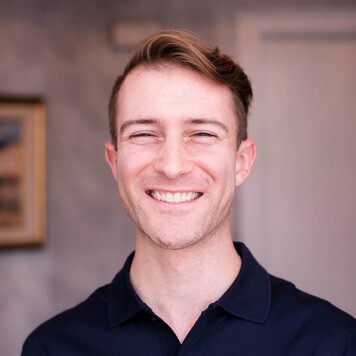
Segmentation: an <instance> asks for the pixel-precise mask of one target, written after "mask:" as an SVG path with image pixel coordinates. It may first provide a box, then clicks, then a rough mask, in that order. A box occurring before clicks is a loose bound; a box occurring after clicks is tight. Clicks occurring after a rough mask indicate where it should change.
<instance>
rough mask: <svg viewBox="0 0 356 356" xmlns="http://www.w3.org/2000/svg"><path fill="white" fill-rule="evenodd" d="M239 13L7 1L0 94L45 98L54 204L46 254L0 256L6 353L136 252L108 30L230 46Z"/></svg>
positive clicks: (217, 6) (159, 2) (219, 4)
mask: <svg viewBox="0 0 356 356" xmlns="http://www.w3.org/2000/svg"><path fill="white" fill-rule="evenodd" d="M261 2H262V0H261V1H241V2H240V3H239V4H240V5H244V6H256V5H258V4H259V3H261ZM348 2H349V1H345V2H344V3H348ZM269 3H271V2H269ZM277 3H278V2H277ZM290 3H295V4H298V3H306V1H290ZM318 3H329V4H330V3H335V4H337V3H340V1H318ZM236 6H238V4H237V2H236V1H227V0H226V1H217V0H216V1H213V0H210V1H195V2H189V1H163V0H154V1H153V0H151V1H137V0H136V1H114V0H112V1H110V0H104V1H99V0H96V1H95V0H87V1H85V2H79V1H78V2H77V1H70V0H62V1H58V2H55V1H45V0H42V1H27V0H12V1H0V53H1V56H0V93H1V94H14V95H21V96H24V95H30V96H34V95H38V96H41V97H42V98H43V99H44V100H45V101H46V105H47V204H48V211H47V216H48V226H47V244H46V246H45V247H44V248H43V249H40V250H33V249H31V250H26V249H21V250H15V251H10V250H6V251H0V286H1V287H0V288H1V289H0V320H1V322H0V354H1V355H17V354H19V352H20V347H21V344H22V342H23V340H24V338H25V337H26V335H27V334H28V333H29V332H30V331H31V330H32V329H33V328H34V327H35V326H37V325H38V324H39V323H40V322H41V321H43V320H45V319H47V318H49V317H50V316H52V315H54V314H56V313H57V312H59V311H61V310H63V309H64V308H68V307H70V306H72V305H74V304H76V303H78V302H79V301H81V300H82V299H83V298H85V297H86V296H87V295H89V293H91V292H92V291H93V290H94V289H95V288H96V287H98V286H100V285H102V284H105V283H107V282H108V281H110V280H111V279H112V278H113V276H114V274H115V273H116V272H117V270H118V269H119V267H120V266H121V265H122V263H123V260H124V258H125V257H126V256H127V254H128V253H129V251H130V250H131V249H132V248H133V238H132V237H133V227H132V225H131V223H130V221H129V220H128V218H127V217H126V215H125V214H124V213H123V211H122V209H121V207H120V204H119V202H118V199H117V197H116V194H114V192H115V184H114V181H113V179H112V177H111V173H110V172H109V169H108V167H107V166H106V163H105V159H104V142H105V141H106V140H107V139H108V129H107V122H106V121H107V115H106V112H107V110H106V107H107V100H108V97H109V94H110V90H111V86H112V84H113V80H114V77H115V75H116V74H118V73H119V72H120V71H121V70H122V68H123V63H124V62H125V60H126V58H127V53H124V52H123V53H122V52H118V51H115V50H113V49H112V48H111V47H110V44H109V42H108V36H107V33H108V27H109V25H110V23H112V21H120V20H125V21H130V20H135V21H137V20H146V19H148V20H154V21H157V22H159V23H160V24H161V25H162V27H163V28H168V27H179V28H188V29H191V30H193V31H195V32H198V33H199V34H200V35H202V36H203V37H204V38H206V39H209V40H211V41H212V42H214V40H215V37H214V36H217V37H218V38H219V39H221V41H223V43H221V44H222V47H223V48H226V49H229V46H230V45H231V42H230V38H231V33H232V31H229V29H230V30H231V28H230V25H231V21H232V17H231V16H232V13H233V11H231V10H234V9H235V7H236ZM230 15H231V16H230ZM216 31H220V33H218V34H217V33H216ZM221 31H223V35H222V34H221Z"/></svg>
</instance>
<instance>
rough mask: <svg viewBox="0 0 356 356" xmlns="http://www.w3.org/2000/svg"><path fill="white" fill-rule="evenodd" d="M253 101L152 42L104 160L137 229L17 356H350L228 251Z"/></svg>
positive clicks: (308, 304) (130, 71)
mask: <svg viewBox="0 0 356 356" xmlns="http://www.w3.org/2000/svg"><path fill="white" fill-rule="evenodd" d="M251 98H252V90H251V86H250V82H249V80H248V78H247V76H246V75H245V73H244V72H243V70H242V69H241V68H240V67H239V66H238V65H237V64H236V63H234V62H233V61H232V60H231V59H230V58H229V57H227V56H224V55H222V54H221V53H220V52H219V50H218V49H211V48H209V47H207V46H205V45H204V44H202V43H201V42H200V41H199V40H198V39H196V38H195V37H193V36H192V35H190V34H188V33H186V32H181V31H166V32H161V33H159V34H156V35H154V36H152V37H150V38H149V39H148V40H147V41H146V42H145V43H144V44H143V45H142V46H141V47H140V48H139V49H138V50H137V52H136V53H135V54H134V55H133V56H132V58H131V60H130V62H129V63H128V65H127V67H126V69H125V71H124V73H123V75H121V76H119V78H118V79H117V81H116V83H115V86H114V89H113V92H112V97H111V100H110V129H111V135H112V142H110V143H107V144H106V146H105V151H106V158H107V161H108V163H109V165H110V167H111V170H112V173H113V176H114V178H115V180H116V181H117V185H118V191H119V196H120V199H121V202H122V204H123V206H124V208H125V211H126V212H127V214H128V215H129V217H130V218H131V219H132V220H133V222H134V224H135V238H136V240H135V241H136V246H135V253H134V254H132V255H131V256H130V257H129V258H128V260H127V261H126V263H125V265H124V267H123V269H122V271H120V272H119V273H118V275H117V276H116V277H115V279H114V281H113V282H112V283H111V284H109V285H107V286H104V287H102V288H99V289H98V290H97V291H96V292H95V293H94V294H92V295H91V296H90V297H89V298H88V299H87V300H86V301H84V302H83V303H81V304H79V305H78V306H76V307H75V308H73V309H71V310H68V311H66V312H64V313H62V314H60V315H58V316H56V317H55V318H53V319H51V320H49V321H47V322H46V323H44V324H43V325H41V326H40V327H39V328H38V329H36V330H35V331H34V332H33V333H32V334H31V335H30V337H29V338H28V339H27V341H26V342H25V345H24V348H23V355H40V354H43V355H135V356H136V355H355V354H356V340H355V339H356V338H355V336H356V331H355V328H356V322H355V320H354V319H353V318H352V317H351V316H349V315H347V314H345V313H344V312H342V311H340V310H338V309H337V308H335V307H333V306H332V305H330V304H329V303H328V302H326V301H323V300H321V299H318V298H316V297H313V296H310V295H307V294H305V293H303V292H301V291H299V290H297V289H296V288H295V287H294V285H293V284H291V283H289V282H286V281H284V280H281V279H279V278H276V277H273V276H270V275H269V274H268V273H267V272H266V271H265V270H264V269H263V268H262V267H261V266H260V265H259V264H258V263H257V262H256V260H255V259H254V258H253V256H252V255H251V253H250V252H249V251H248V249H247V248H246V247H245V246H244V245H243V244H241V243H235V244H234V243H233V239H232V236H231V228H230V208H231V204H232V200H233V196H234V191H235V187H236V186H240V185H241V184H242V183H243V182H244V181H245V180H246V178H247V177H248V175H249V173H250V171H251V167H252V164H253V161H254V158H255V153H256V150H255V144H254V142H253V140H252V139H249V138H247V115H248V111H249V106H250V101H251Z"/></svg>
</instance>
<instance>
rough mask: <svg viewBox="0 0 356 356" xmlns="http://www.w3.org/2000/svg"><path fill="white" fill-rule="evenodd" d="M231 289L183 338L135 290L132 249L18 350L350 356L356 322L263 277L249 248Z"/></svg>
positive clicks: (355, 351)
mask: <svg viewBox="0 0 356 356" xmlns="http://www.w3.org/2000/svg"><path fill="white" fill-rule="evenodd" d="M235 247H236V250H237V252H238V253H239V255H240V256H241V258H242V267H241V270H240V273H239V275H238V277H237V278H236V280H235V281H234V283H233V284H232V285H231V287H230V288H229V289H228V290H227V291H226V292H225V294H224V295H223V296H222V297H221V298H220V299H219V300H218V301H216V302H215V303H212V304H211V305H210V306H209V307H208V308H207V309H206V310H204V311H203V312H202V313H201V315H200V317H199V319H198V321H197V322H196V324H195V325H194V326H193V328H192V330H191V331H190V332H189V334H188V335H187V337H186V338H185V340H184V342H183V343H182V344H180V342H179V340H178V339H177V337H176V335H175V334H174V332H173V331H172V329H171V328H170V327H169V326H168V325H167V324H166V323H165V322H164V321H163V320H162V319H160V318H159V317H158V316H157V315H155V314H154V313H153V311H152V310H151V309H150V307H149V306H147V305H146V304H145V303H144V302H143V301H142V300H141V299H140V298H139V296H138V295H137V294H136V292H135V291H134V289H133V287H132V284H131V282H130V278H129V270H130V265H131V262H132V259H133V255H134V254H133V253H132V254H131V255H130V256H129V257H128V259H127V261H126V263H125V265H124V267H123V269H122V270H121V271H120V272H119V273H118V274H117V275H116V277H115V278H114V280H113V282H112V283H111V284H108V285H106V286H104V287H101V288H99V289H97V290H96V291H95V292H94V293H93V294H92V295H91V296H90V297H89V298H88V299H87V300H86V301H84V302H83V303H81V304H79V305H78V306H76V307H74V308H72V309H70V310H67V311H65V312H63V313H61V314H59V315H57V316H56V317H54V318H52V319H50V320H49V321H47V322H45V323H44V324H42V325H41V326H39V327H38V328H37V329H36V330H35V331H34V332H33V333H32V334H31V335H30V336H29V337H28V338H27V340H26V342H25V344H24V346H23V351H22V355H23V356H30V355H31V356H32V355H33V356H34V355H36V356H37V355H65V356H72V355H73V356H74V355H86V356H89V355H96V356H98V355H124V356H130V355H132V356H140V355H144V356H158V355H165V356H173V355H191V356H193V355H204V356H205V355H225V356H226V355H283V356H286V355H298V356H300V355H308V356H309V355H323V356H326V355H335V356H336V355H337V356H339V355H350V356H351V355H356V321H355V319H354V318H353V317H351V316H350V315H348V314H346V313H344V312H342V311H341V310H339V309H337V308H336V307H334V306H332V305H331V304H330V303H328V302H326V301H324V300H321V299H319V298H316V297H313V296H311V295H308V294H306V293H303V292H301V291H299V290H298V289H296V288H295V286H294V285H293V284H291V283H289V282H287V281H284V280H282V279H280V278H276V277H273V276H271V275H269V274H268V273H267V272H266V271H265V270H264V268H263V267H261V266H260V265H259V264H258V263H257V261H256V260H255V259H254V257H253V256H252V254H251V253H250V251H249V250H248V249H247V247H246V246H245V245H244V244H242V243H235Z"/></svg>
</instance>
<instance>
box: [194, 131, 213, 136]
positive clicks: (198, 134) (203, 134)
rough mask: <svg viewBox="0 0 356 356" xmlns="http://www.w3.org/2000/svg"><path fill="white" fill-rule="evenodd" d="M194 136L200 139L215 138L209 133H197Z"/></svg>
mask: <svg viewBox="0 0 356 356" xmlns="http://www.w3.org/2000/svg"><path fill="white" fill-rule="evenodd" d="M195 136H200V137H216V135H214V134H212V133H209V132H197V133H196V134H195Z"/></svg>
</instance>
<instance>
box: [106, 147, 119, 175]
mask: <svg viewBox="0 0 356 356" xmlns="http://www.w3.org/2000/svg"><path fill="white" fill-rule="evenodd" d="M105 158H106V161H107V162H108V164H109V166H110V168H111V172H112V175H113V176H114V178H115V180H117V151H116V149H115V147H114V145H113V144H112V143H111V142H106V144H105Z"/></svg>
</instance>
